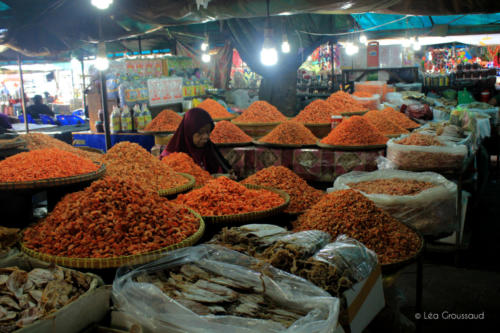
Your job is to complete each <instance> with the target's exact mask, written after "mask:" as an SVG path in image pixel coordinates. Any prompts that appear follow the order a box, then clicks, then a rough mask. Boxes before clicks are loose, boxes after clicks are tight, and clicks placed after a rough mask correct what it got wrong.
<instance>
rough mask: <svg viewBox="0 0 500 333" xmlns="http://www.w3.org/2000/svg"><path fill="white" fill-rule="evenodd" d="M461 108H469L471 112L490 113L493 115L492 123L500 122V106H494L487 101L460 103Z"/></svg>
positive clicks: (459, 107) (489, 114)
mask: <svg viewBox="0 0 500 333" xmlns="http://www.w3.org/2000/svg"><path fill="white" fill-rule="evenodd" d="M458 109H460V110H469V111H470V112H474V113H479V114H483V115H488V116H490V117H491V123H492V124H493V125H497V124H499V123H500V116H499V112H500V107H496V106H492V105H489V104H487V103H478V102H475V103H470V104H460V105H458Z"/></svg>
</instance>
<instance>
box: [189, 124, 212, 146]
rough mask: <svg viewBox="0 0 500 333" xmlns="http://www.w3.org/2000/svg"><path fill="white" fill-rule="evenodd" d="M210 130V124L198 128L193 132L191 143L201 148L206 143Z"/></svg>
mask: <svg viewBox="0 0 500 333" xmlns="http://www.w3.org/2000/svg"><path fill="white" fill-rule="evenodd" d="M210 132H212V126H211V125H210V124H206V125H205V126H203V127H202V128H200V130H199V131H198V132H196V133H194V134H193V144H194V145H195V146H196V147H197V148H203V147H205V145H206V144H207V142H208V140H209V139H210Z"/></svg>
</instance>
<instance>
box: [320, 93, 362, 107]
mask: <svg viewBox="0 0 500 333" xmlns="http://www.w3.org/2000/svg"><path fill="white" fill-rule="evenodd" d="M326 101H327V102H328V103H329V104H330V105H331V106H332V107H333V108H334V109H335V110H337V111H338V112H340V113H344V112H360V111H366V107H364V106H363V104H361V103H360V102H359V101H357V100H355V99H354V98H353V97H352V96H351V95H349V94H348V93H346V92H343V91H341V90H339V91H337V92H334V93H333V94H331V95H330V97H328V98H327V100H326Z"/></svg>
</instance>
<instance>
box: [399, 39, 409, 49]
mask: <svg viewBox="0 0 500 333" xmlns="http://www.w3.org/2000/svg"><path fill="white" fill-rule="evenodd" d="M401 45H402V46H403V47H410V45H411V40H409V39H408V38H405V39H403V41H402V42H401Z"/></svg>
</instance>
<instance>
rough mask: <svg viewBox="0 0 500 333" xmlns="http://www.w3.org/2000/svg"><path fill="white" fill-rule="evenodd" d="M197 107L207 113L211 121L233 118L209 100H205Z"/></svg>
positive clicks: (221, 107)
mask: <svg viewBox="0 0 500 333" xmlns="http://www.w3.org/2000/svg"><path fill="white" fill-rule="evenodd" d="M197 107H198V108H200V109H203V110H205V111H207V112H208V114H209V115H210V117H212V119H221V118H229V117H232V116H233V115H232V114H231V113H229V112H228V111H227V110H226V108H225V107H224V106H222V105H221V104H220V103H218V102H217V101H214V100H213V99H211V98H207V99H206V100H204V101H203V102H201V103H200V104H198V106H197Z"/></svg>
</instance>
